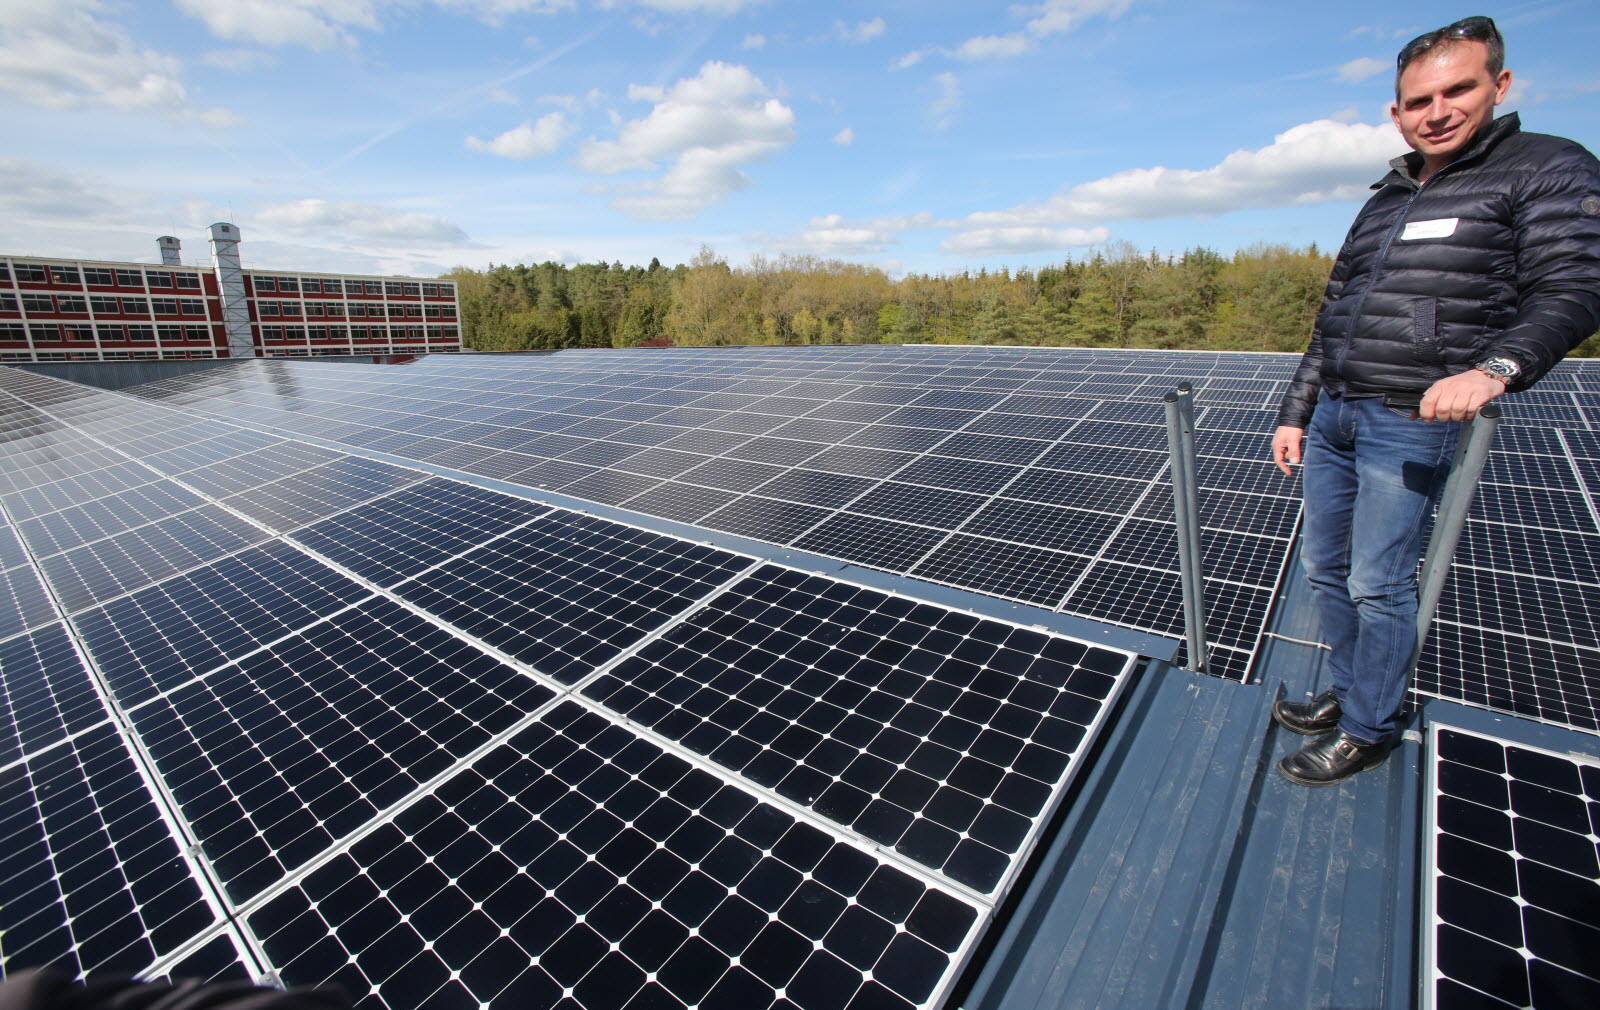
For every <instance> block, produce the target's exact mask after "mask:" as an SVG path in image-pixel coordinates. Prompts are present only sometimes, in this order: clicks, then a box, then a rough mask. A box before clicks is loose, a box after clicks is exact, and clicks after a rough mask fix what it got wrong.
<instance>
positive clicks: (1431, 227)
mask: <svg viewBox="0 0 1600 1010" xmlns="http://www.w3.org/2000/svg"><path fill="white" fill-rule="evenodd" d="M1460 222H1461V219H1460V218H1459V217H1441V218H1439V219H1438V220H1435V221H1407V222H1406V230H1405V231H1404V232H1403V233H1402V234H1401V235H1400V241H1402V242H1410V241H1412V240H1414V239H1419V238H1446V237H1448V236H1450V235H1454V234H1455V233H1456V225H1457V224H1459V223H1460Z"/></svg>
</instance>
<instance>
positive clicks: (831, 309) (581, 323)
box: [447, 243, 1600, 356]
mask: <svg viewBox="0 0 1600 1010" xmlns="http://www.w3.org/2000/svg"><path fill="white" fill-rule="evenodd" d="M1332 266H1333V262H1332V257H1330V256H1328V255H1327V254H1325V253H1323V252H1322V251H1320V250H1319V249H1318V248H1317V247H1316V245H1315V244H1312V245H1310V246H1308V247H1306V248H1303V249H1294V248H1289V247H1285V246H1276V245H1257V246H1253V247H1251V248H1249V249H1245V250H1241V251H1239V252H1236V253H1234V254H1233V255H1232V256H1231V257H1225V256H1222V255H1220V254H1218V253H1216V252H1213V251H1211V250H1209V249H1204V248H1197V249H1191V250H1189V251H1187V252H1185V253H1184V254H1183V255H1181V256H1166V257H1163V256H1159V255H1157V254H1155V253H1141V252H1140V251H1138V250H1137V249H1135V248H1134V247H1133V246H1131V245H1128V244H1126V243H1123V244H1119V245H1115V246H1113V247H1111V248H1110V249H1108V250H1105V251H1100V252H1096V253H1094V254H1093V255H1092V256H1091V257H1088V258H1085V259H1082V260H1076V261H1074V260H1068V261H1067V262H1065V263H1062V264H1060V265H1057V266H1047V267H1041V268H1039V269H1037V270H1030V269H1020V270H1015V271H1013V270H1008V269H1001V270H996V271H988V270H979V271H977V272H976V273H972V272H962V273H959V274H908V275H906V276H904V277H902V278H900V279H898V280H894V279H891V278H890V277H889V276H888V275H887V274H886V273H884V272H883V271H882V270H880V269H878V268H875V267H869V266H862V265H860V264H855V263H845V262H842V261H839V260H830V259H821V258H817V257H812V256H780V257H775V258H767V257H761V256H757V257H755V258H753V259H751V260H750V262H749V263H748V264H746V265H744V266H740V267H734V266H730V265H729V264H728V262H727V261H726V260H725V259H724V258H722V257H720V256H718V255H717V254H716V253H715V252H714V251H712V250H711V249H709V248H705V247H702V248H701V250H700V253H699V255H697V256H696V257H695V258H694V259H693V260H692V261H690V262H689V263H688V264H679V265H677V266H673V267H665V266H663V265H662V264H661V262H660V261H659V260H654V259H653V260H651V261H650V265H649V266H648V267H640V266H628V267H625V266H623V265H622V264H621V263H610V264H607V263H580V264H577V265H573V266H569V265H566V264H562V263H550V262H546V263H539V264H536V265H527V264H517V265H515V266H509V265H499V266H495V265H491V266H490V267H489V268H488V269H487V270H481V271H480V270H474V269H471V268H467V267H458V268H456V269H455V270H452V271H451V272H450V273H449V274H447V276H448V277H450V278H452V279H453V280H455V282H456V284H457V290H458V296H459V298H460V305H461V315H462V325H463V340H464V342H465V344H466V346H467V347H470V348H472V349H474V350H480V351H512V350H554V349H558V348H566V347H641V346H642V347H666V346H673V345H678V346H711V345H733V344H876V343H938V344H1010V345H1026V346H1046V347H1141V348H1168V349H1192V350H1226V351H1291V352H1298V351H1302V350H1304V349H1305V344H1306V339H1307V337H1308V336H1309V334H1310V332H1311V324H1312V321H1313V319H1314V318H1315V316H1316V312H1317V307H1318V305H1319V304H1320V302H1321V299H1322V292H1323V287H1324V285H1325V284H1326V282H1327V277H1328V271H1329V270H1330V269H1331V268H1332ZM1577 353H1578V354H1583V355H1589V356H1596V355H1600V334H1596V335H1595V336H1592V337H1590V338H1589V339H1588V340H1587V341H1585V342H1584V344H1583V346H1582V347H1580V348H1579V349H1578V351H1577Z"/></svg>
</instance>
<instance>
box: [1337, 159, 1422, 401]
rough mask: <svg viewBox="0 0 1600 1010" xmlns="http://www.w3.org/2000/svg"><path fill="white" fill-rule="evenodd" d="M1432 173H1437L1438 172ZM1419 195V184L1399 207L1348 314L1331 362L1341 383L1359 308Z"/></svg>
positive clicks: (1359, 311)
mask: <svg viewBox="0 0 1600 1010" xmlns="http://www.w3.org/2000/svg"><path fill="white" fill-rule="evenodd" d="M1434 174H1435V175H1437V174H1438V173H1434ZM1421 195H1422V186H1420V185H1419V186H1417V187H1416V188H1415V189H1413V190H1412V191H1411V195H1410V196H1409V197H1407V198H1406V202H1405V204H1404V205H1403V206H1401V208H1400V216H1399V217H1396V218H1395V219H1394V224H1393V225H1391V226H1390V228H1389V234H1388V235H1386V236H1385V237H1384V239H1383V247H1382V248H1380V249H1379V250H1378V262H1377V263H1376V264H1375V265H1374V266H1373V268H1372V279H1371V280H1369V281H1368V282H1367V286H1366V287H1365V288H1363V289H1362V291H1361V297H1360V298H1358V299H1356V307H1355V310H1354V311H1353V312H1352V313H1351V314H1350V330H1349V332H1347V333H1346V334H1345V337H1344V346H1343V347H1341V348H1339V357H1338V359H1337V360H1336V361H1334V363H1333V374H1334V375H1336V376H1338V377H1339V381H1340V382H1341V383H1342V382H1344V381H1345V378H1344V361H1345V358H1347V357H1349V356H1350V345H1351V344H1354V343H1355V342H1356V327H1357V326H1359V325H1361V310H1362V309H1364V308H1366V306H1367V295H1369V294H1371V293H1372V289H1373V288H1374V287H1377V285H1378V278H1379V277H1380V276H1382V274H1383V268H1384V265H1385V264H1386V263H1387V262H1388V259H1389V246H1391V245H1392V244H1394V237H1395V235H1396V234H1397V233H1398V232H1399V231H1400V226H1401V225H1402V224H1404V223H1405V220H1406V215H1407V214H1409V213H1410V212H1411V205H1412V204H1413V203H1415V202H1416V200H1417V197H1419V196H1421Z"/></svg>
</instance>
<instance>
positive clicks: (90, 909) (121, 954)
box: [0, 668, 236, 974]
mask: <svg viewBox="0 0 1600 1010" xmlns="http://www.w3.org/2000/svg"><path fill="white" fill-rule="evenodd" d="M10 677H11V673H10V669H9V668H8V669H7V680H8V681H9V679H10ZM0 838H4V839H5V840H6V844H5V846H4V848H3V849H0V880H3V881H5V891H6V899H5V913H6V930H5V945H4V948H3V954H4V963H5V965H6V967H7V970H8V971H9V970H12V969H13V968H15V967H21V966H34V965H43V964H52V965H57V966H59V967H62V968H64V969H65V970H67V971H69V972H73V973H79V972H86V971H97V972H124V973H129V974H131V973H134V972H142V971H145V970H147V969H148V968H149V967H150V966H151V964H152V963H154V962H156V961H157V960H158V959H159V958H161V957H163V956H164V955H167V954H169V953H172V952H174V951H176V950H178V949H180V947H181V946H182V945H183V944H184V942H186V941H188V940H190V939H191V938H193V937H194V936H196V935H198V934H200V933H202V932H203V931H205V930H208V929H210V928H212V927H213V926H215V925H216V924H217V923H218V921H219V920H218V916H217V914H216V912H215V911H214V910H213V908H212V907H211V905H210V904H209V903H208V902H207V901H206V899H205V896H204V894H203V892H202V891H201V889H200V887H199V885H198V883H197V881H196V879H195V877H194V875H193V874H192V873H191V872H190V870H189V867H188V865H187V862H186V860H185V858H184V856H183V854H182V852H181V851H180V850H179V847H178V845H177V844H176V843H175V842H174V841H173V838H172V835H171V834H170V833H169V831H168V829H167V827H166V825H165V824H164V823H163V820H162V816H161V813H160V810H159V808H158V807H157V804H156V802H155V799H154V797H152V796H151V795H150V793H149V792H148V790H147V789H146V788H145V785H144V782H143V781H142V779H141V778H140V776H139V774H138V771H137V769H136V767H135V765H134V763H133V760H132V758H131V757H130V756H129V754H128V752H127V750H126V749H125V747H124V746H123V742H122V739H121V737H120V735H119V733H118V731H117V729H116V727H115V726H113V725H112V724H110V723H109V722H103V723H101V724H100V725H99V726H95V727H91V728H89V729H88V730H87V731H85V732H82V733H79V734H77V735H75V736H72V737H70V738H67V739H65V740H61V741H59V742H57V743H56V745H55V746H51V747H47V748H44V749H42V750H40V751H38V752H36V753H34V754H32V755H30V756H29V757H27V758H25V759H23V760H20V761H16V762H14V763H13V762H10V761H9V760H8V761H7V763H6V771H5V774H4V775H0ZM227 956H228V955H227V952H226V951H215V952H213V954H212V955H211V957H212V958H213V959H214V961H226V960H227ZM235 956H236V955H235ZM217 967H218V968H220V967H221V965H220V964H218V965H217Z"/></svg>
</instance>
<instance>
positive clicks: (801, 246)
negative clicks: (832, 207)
mask: <svg viewBox="0 0 1600 1010" xmlns="http://www.w3.org/2000/svg"><path fill="white" fill-rule="evenodd" d="M934 224H935V221H934V219H933V215H931V214H928V213H926V212H924V213H921V214H914V215H911V216H910V217H885V218H878V219H876V220H872V221H847V220H846V219H845V218H843V217H842V216H840V215H838V214H828V215H825V216H823V217H814V218H812V219H811V221H810V222H809V223H808V224H807V225H806V228H805V230H804V231H802V232H800V233H799V234H796V235H768V234H766V233H765V232H757V233H756V234H755V235H753V236H752V238H753V239H754V240H755V241H756V242H757V243H759V244H760V245H761V246H762V247H763V248H766V249H770V250H773V251H775V252H787V253H799V254H806V255H812V256H859V255H863V254H865V253H873V252H879V251H881V250H882V249H884V248H886V247H887V246H891V245H894V244H895V243H896V242H898V241H899V239H898V236H899V234H900V232H903V231H909V230H911V229H913V228H931V227H933V226H934Z"/></svg>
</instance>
